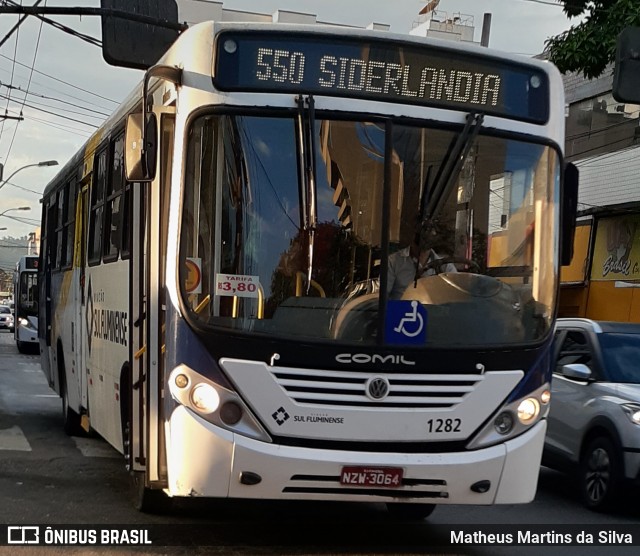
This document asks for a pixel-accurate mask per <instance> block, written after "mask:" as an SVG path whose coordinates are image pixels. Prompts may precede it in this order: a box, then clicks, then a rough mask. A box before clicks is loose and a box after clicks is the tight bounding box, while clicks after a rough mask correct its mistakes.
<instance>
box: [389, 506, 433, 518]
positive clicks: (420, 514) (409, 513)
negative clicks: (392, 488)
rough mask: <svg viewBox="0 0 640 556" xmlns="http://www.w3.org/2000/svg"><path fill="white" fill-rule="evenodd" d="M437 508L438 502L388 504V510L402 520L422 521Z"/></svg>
mask: <svg viewBox="0 0 640 556" xmlns="http://www.w3.org/2000/svg"><path fill="white" fill-rule="evenodd" d="M435 509H436V504H387V511H388V512H389V513H390V514H391V515H392V516H393V517H394V518H396V519H399V520H402V521H422V520H423V519H427V518H428V517H429V516H430V515H431V514H432V513H433V510H435Z"/></svg>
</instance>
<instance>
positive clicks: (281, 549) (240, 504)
mask: <svg viewBox="0 0 640 556" xmlns="http://www.w3.org/2000/svg"><path fill="white" fill-rule="evenodd" d="M61 415H62V412H61V402H60V400H59V398H58V397H57V396H56V394H55V393H54V392H53V391H51V390H50V389H49V387H48V385H47V383H46V381H45V378H44V374H43V373H42V371H41V370H40V366H39V357H38V356H37V355H21V354H19V353H18V351H17V349H16V348H15V344H14V343H13V340H12V335H11V334H9V333H8V332H6V331H0V524H5V525H7V524H10V525H27V524H40V525H42V526H46V525H49V524H68V525H74V526H76V527H85V528H88V527H100V526H109V525H113V524H124V525H127V526H129V527H133V528H135V527H136V526H138V527H146V526H151V527H156V528H155V529H152V532H155V534H161V537H160V538H162V539H165V540H166V541H167V542H169V543H171V542H180V543H181V544H183V545H185V543H188V544H190V545H191V546H189V547H187V546H176V547H160V546H153V547H141V548H122V547H120V548H114V547H104V548H97V547H95V548H87V547H83V548H71V547H57V548H54V547H20V550H19V553H20V554H47V555H48V554H70V553H74V554H97V553H101V554H102V553H104V552H108V553H109V554H131V553H135V554H190V555H192V554H444V553H447V554H473V555H475V554H509V555H511V554H540V553H541V552H544V554H545V556H546V555H547V554H562V556H566V555H570V554H576V555H577V554H585V553H587V554H607V555H609V554H627V553H628V554H637V553H638V551H639V550H640V549H639V548H638V546H635V547H624V546H593V545H588V546H562V545H556V546H548V547H541V546H536V545H530V546H477V545H476V544H474V543H463V544H458V545H454V546H451V545H450V543H449V541H450V539H451V532H452V531H456V530H459V529H461V528H462V526H474V528H475V530H479V531H481V532H483V531H484V532H494V533H499V532H503V533H510V534H514V535H516V534H517V532H518V531H527V530H531V529H532V524H540V525H542V526H543V527H542V529H541V531H547V532H553V531H556V530H560V529H561V528H562V527H563V526H564V525H566V524H576V525H579V526H580V529H584V530H586V531H590V532H592V533H596V534H597V533H599V532H600V531H620V530H622V528H623V527H625V526H629V525H631V526H636V527H637V534H636V535H635V536H634V542H635V543H636V545H640V507H639V506H638V505H637V504H634V501H635V500H637V494H635V493H634V494H631V493H630V499H629V503H628V504H627V505H626V506H625V507H622V508H621V509H620V511H618V512H616V513H614V514H606V515H605V514H596V513H593V512H590V511H588V510H586V509H584V508H583V507H582V506H581V505H580V502H579V500H578V496H577V493H576V490H575V485H574V484H573V482H572V481H571V479H570V478H567V477H565V476H564V475H561V474H559V473H556V472H554V471H551V470H548V469H544V468H543V469H542V470H541V474H540V480H539V486H538V494H537V496H536V499H535V500H534V502H532V503H531V504H527V505H521V506H520V505H512V506H491V507H472V506H441V507H439V508H437V509H436V511H435V512H434V513H433V515H432V516H431V517H430V518H429V520H428V521H424V522H421V523H403V522H398V521H393V520H391V519H390V517H389V516H388V514H387V512H386V510H385V508H384V506H382V505H377V504H362V505H359V504H335V503H317V502H313V503H311V502H308V503H304V502H299V503H291V502H271V501H257V502H247V501H226V500H217V501H204V500H182V501H179V502H177V503H176V504H175V505H174V508H173V509H172V511H171V513H169V514H165V515H150V514H143V513H139V512H137V511H136V510H135V509H133V507H132V506H131V504H130V500H129V479H128V475H127V473H126V471H125V469H124V464H123V460H122V457H121V455H120V454H119V453H118V452H117V451H116V450H114V449H113V448H111V447H110V446H109V445H108V444H107V443H106V442H104V441H103V440H102V439H101V438H99V437H97V436H93V437H89V438H76V437H68V436H66V435H65V434H64V432H63V431H62V422H61ZM636 537H637V538H636ZM185 539H186V540H185ZM17 548H18V547H15V546H10V547H6V546H5V547H0V554H16V553H18V552H17V550H16V549H17Z"/></svg>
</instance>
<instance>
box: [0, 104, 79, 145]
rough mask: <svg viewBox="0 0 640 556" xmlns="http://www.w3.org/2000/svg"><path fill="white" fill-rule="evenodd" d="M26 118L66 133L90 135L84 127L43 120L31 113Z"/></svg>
mask: <svg viewBox="0 0 640 556" xmlns="http://www.w3.org/2000/svg"><path fill="white" fill-rule="evenodd" d="M9 112H10V113H11V110H9ZM26 119H29V120H33V121H34V122H38V123H41V124H43V125H46V126H49V127H52V128H54V129H59V130H61V131H66V132H68V133H73V134H74V135H83V136H84V137H87V138H89V137H91V132H89V131H87V130H86V129H78V128H77V127H72V126H65V125H64V124H59V123H53V122H50V121H48V120H43V119H42V118H36V117H35V116H33V115H31V114H28V115H27V116H26Z"/></svg>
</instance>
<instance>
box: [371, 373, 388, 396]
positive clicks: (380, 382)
mask: <svg viewBox="0 0 640 556" xmlns="http://www.w3.org/2000/svg"><path fill="white" fill-rule="evenodd" d="M389 388H390V386H389V381H388V380H387V379H386V378H384V377H383V376H374V377H372V378H370V379H369V380H367V384H366V387H365V394H366V395H367V397H368V398H370V399H372V400H375V401H380V400H384V399H385V398H386V397H387V396H388V395H389Z"/></svg>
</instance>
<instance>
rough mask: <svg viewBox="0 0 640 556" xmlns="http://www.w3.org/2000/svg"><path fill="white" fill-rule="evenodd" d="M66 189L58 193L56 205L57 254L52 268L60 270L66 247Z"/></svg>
mask: <svg viewBox="0 0 640 556" xmlns="http://www.w3.org/2000/svg"><path fill="white" fill-rule="evenodd" d="M66 193H67V190H66V188H63V189H61V190H60V191H58V197H57V199H58V202H57V204H56V253H55V264H52V265H51V266H52V267H53V268H56V269H58V268H60V267H61V266H63V261H62V258H63V255H64V253H63V247H64V242H63V239H64V221H65V210H64V209H65V199H66Z"/></svg>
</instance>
